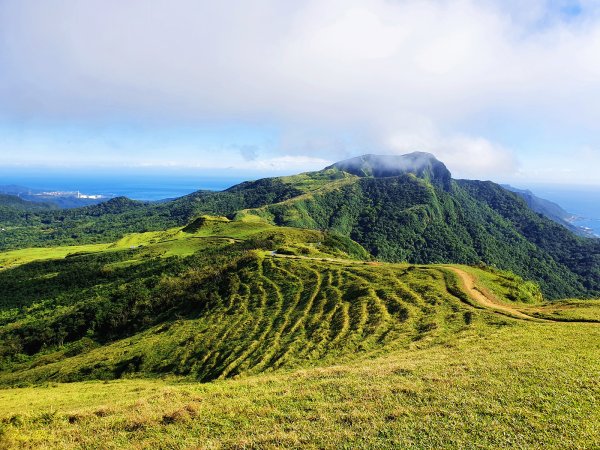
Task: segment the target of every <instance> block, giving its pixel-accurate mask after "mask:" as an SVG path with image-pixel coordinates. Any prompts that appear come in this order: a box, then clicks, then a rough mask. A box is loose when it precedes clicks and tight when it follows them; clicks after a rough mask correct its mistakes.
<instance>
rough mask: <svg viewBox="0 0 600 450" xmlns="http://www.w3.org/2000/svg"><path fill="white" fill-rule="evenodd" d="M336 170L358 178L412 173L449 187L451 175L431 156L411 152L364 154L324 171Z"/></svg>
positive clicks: (424, 153)
mask: <svg viewBox="0 0 600 450" xmlns="http://www.w3.org/2000/svg"><path fill="white" fill-rule="evenodd" d="M334 168H335V169H338V170H343V171H344V172H348V173H351V174H353V175H357V176H359V177H374V178H386V177H395V176H399V175H405V174H407V173H412V174H414V175H416V176H418V177H421V178H428V179H430V180H431V181H433V182H439V183H441V184H442V185H444V186H445V187H448V186H449V183H450V179H451V177H452V175H451V174H450V171H449V170H448V168H447V167H446V165H445V164H444V163H443V162H441V161H440V160H438V159H437V158H436V157H435V156H434V155H433V154H431V153H427V152H412V153H407V154H405V155H374V154H365V155H362V156H357V157H354V158H350V159H346V160H343V161H339V162H337V163H335V164H332V165H331V166H328V167H326V169H334Z"/></svg>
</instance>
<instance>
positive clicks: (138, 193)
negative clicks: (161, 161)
mask: <svg viewBox="0 0 600 450" xmlns="http://www.w3.org/2000/svg"><path fill="white" fill-rule="evenodd" d="M254 178H258V177H254ZM247 179H249V178H248V175H244V174H232V175H215V174H210V173H173V172H166V173H141V172H135V173H127V172H113V173H109V172H105V171H98V172H89V171H77V170H73V171H70V172H62V171H61V172H56V171H53V172H47V171H32V170H27V171H15V170H12V171H7V170H6V169H0V185H13V184H14V185H18V186H24V187H27V188H30V189H32V190H34V191H63V192H73V191H79V192H81V193H82V194H87V195H103V196H106V197H119V196H125V197H129V198H131V199H133V200H149V201H155V200H163V199H168V198H176V197H181V196H183V195H186V194H190V193H192V192H195V191H198V190H211V191H221V190H224V189H227V188H228V187H231V186H233V185H235V184H237V183H240V182H242V181H245V180H247Z"/></svg>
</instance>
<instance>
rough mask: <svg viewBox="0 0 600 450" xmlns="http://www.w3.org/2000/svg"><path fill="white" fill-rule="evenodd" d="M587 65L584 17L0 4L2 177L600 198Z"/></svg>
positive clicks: (598, 51)
mask: <svg viewBox="0 0 600 450" xmlns="http://www.w3.org/2000/svg"><path fill="white" fill-rule="evenodd" d="M598 55H600V2H598V1H544V0H530V1H527V2H523V1H516V0H515V1H512V0H508V1H495V0H481V1H470V0H455V1H443V0H419V1H417V0H387V1H386V0H362V1H358V0H344V1H342V0H327V1H322V0H301V1H298V2H280V1H275V0H256V1H255V2H243V1H230V0H224V1H222V2H202V1H192V0H179V1H177V2H172V1H166V0H131V1H128V2H122V1H117V0H103V1H100V0H90V1H87V2H77V1H75V0H70V1H67V0H47V1H44V2H36V1H33V0H1V1H0V167H3V168H11V167H13V168H19V167H21V168H25V167H48V168H52V167H54V168H61V169H64V168H77V169H81V168H88V169H89V168H95V167H101V168H105V169H111V168H114V169H119V170H124V169H129V170H136V171H151V170H161V168H169V170H175V171H176V170H180V171H184V172H194V171H196V170H198V171H200V170H210V171H212V172H213V173H216V174H218V173H221V172H222V173H227V172H228V171H231V170H237V171H247V172H248V173H250V172H253V173H254V172H257V173H265V174H268V173H294V172H297V171H301V170H311V169H319V168H321V167H323V166H324V165H326V164H328V163H330V162H332V161H336V160H339V159H342V158H345V157H349V156H354V155H357V154H361V153H387V154H401V153H405V152H408V151H413V150H425V151H430V152H432V153H434V154H436V155H437V156H438V157H439V158H440V159H441V160H443V161H444V162H445V163H446V164H447V165H448V166H449V167H450V169H451V170H452V172H453V173H454V174H455V176H457V177H468V178H484V179H493V180H496V181H508V182H512V183H515V184H520V185H524V184H527V183H533V182H557V183H565V184H595V185H600V176H599V175H598V173H597V168H598V167H600V57H599V56H598Z"/></svg>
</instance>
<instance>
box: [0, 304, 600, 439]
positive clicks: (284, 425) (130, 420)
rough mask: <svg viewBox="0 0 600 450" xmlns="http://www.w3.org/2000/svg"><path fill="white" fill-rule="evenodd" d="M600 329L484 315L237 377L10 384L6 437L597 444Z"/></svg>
mask: <svg viewBox="0 0 600 450" xmlns="http://www.w3.org/2000/svg"><path fill="white" fill-rule="evenodd" d="M599 343H600V327H599V326H597V325H595V324H581V323H578V324H572V323H536V322H531V321H518V320H513V319H507V318H501V317H498V316H497V315H495V314H489V313H483V314H482V316H481V317H480V318H479V319H478V320H477V321H476V322H475V323H474V325H473V326H472V327H470V328H468V329H466V330H463V331H461V332H459V333H456V334H455V335H454V336H452V337H449V338H448V339H447V340H445V342H443V343H433V342H417V343H414V344H413V345H411V346H409V347H408V348H405V349H400V350H395V351H392V352H390V353H388V354H383V355H379V356H375V357H367V358H358V359H356V360H354V361H352V362H348V363H346V364H341V365H340V364H336V365H331V366H325V367H317V368H309V369H299V370H290V371H281V372H276V373H272V374H263V375H257V376H248V377H243V378H240V379H238V380H225V381H216V382H211V383H205V384H200V383H190V382H189V381H185V380H184V381H177V380H175V379H171V380H139V379H133V380H116V381H109V382H85V383H72V384H51V383H50V384H47V385H45V386H40V387H32V388H22V389H5V390H0V417H1V418H2V419H1V420H2V442H3V445H4V447H6V448H10V447H11V446H13V447H22V448H122V447H129V446H131V447H136V448H290V447H299V446H304V447H308V448H556V449H558V448H589V449H592V448H598V445H600V428H599V424H600V408H598V405H599V401H600V381H599V380H600V366H599V363H598V356H599V354H600V349H599Z"/></svg>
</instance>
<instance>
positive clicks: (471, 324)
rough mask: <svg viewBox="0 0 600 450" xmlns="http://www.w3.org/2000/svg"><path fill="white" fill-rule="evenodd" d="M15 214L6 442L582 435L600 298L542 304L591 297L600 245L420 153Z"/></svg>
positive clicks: (420, 442)
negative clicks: (157, 199) (147, 198)
mask: <svg viewBox="0 0 600 450" xmlns="http://www.w3.org/2000/svg"><path fill="white" fill-rule="evenodd" d="M20 206H23V205H20V204H19V205H12V206H7V207H6V211H8V212H10V214H5V215H3V216H1V219H0V222H1V228H2V229H3V230H4V231H2V234H1V235H0V245H1V246H2V249H1V250H0V387H1V389H0V447H2V448H34V447H49V448H167V447H168V448H194V447H197V446H198V445H207V446H210V447H215V448H300V447H308V448H338V447H339V446H340V443H344V445H347V446H349V447H353V448H354V447H356V448H432V447H435V448H440V447H442V448H443V447H450V448H472V447H474V446H476V447H479V448H502V447H514V446H517V447H522V448H539V447H540V446H542V447H545V448H562V447H564V446H567V447H569V448H571V447H572V448H588V447H589V448H593V447H594V444H595V442H596V441H597V430H596V429H595V428H594V426H593V424H596V423H597V422H598V420H597V419H598V418H599V412H598V408H597V402H596V401H595V399H596V398H598V394H599V392H598V391H599V390H598V383H597V382H596V378H597V366H598V364H597V361H598V339H599V338H600V328H599V326H598V324H600V301H598V300H596V301H594V300H591V299H579V300H576V299H573V298H569V299H562V300H556V299H557V298H559V297H564V296H572V295H577V296H581V297H589V296H593V295H594V293H595V292H597V291H598V286H597V282H598V279H599V277H598V254H599V252H598V247H597V243H598V240H593V239H583V238H580V237H577V236H575V235H574V234H572V233H570V232H569V231H568V230H567V229H565V228H564V227H562V226H560V225H558V224H556V223H554V222H552V221H551V220H549V219H547V218H545V217H543V216H540V215H539V214H537V213H535V212H534V211H532V210H531V209H530V208H529V207H528V206H527V204H526V203H525V201H524V200H523V199H522V198H520V197H519V196H517V195H516V194H514V193H511V192H509V191H507V190H505V189H503V188H502V187H500V186H498V185H496V184H494V183H491V182H480V181H468V180H453V179H452V178H451V177H450V174H449V172H448V171H447V169H446V168H445V166H444V165H443V164H442V163H441V162H439V161H437V160H436V159H435V158H434V157H433V156H431V155H427V154H413V155H408V156H405V157H393V158H392V157H381V158H380V157H377V156H373V155H368V156H365V157H361V158H357V159H353V160H349V161H345V162H341V163H338V164H337V165H334V166H331V167H328V168H326V169H324V170H321V171H317V172H310V173H304V174H299V175H294V176H290V177H279V178H268V179H263V180H257V181H252V182H246V183H242V184H240V185H237V186H233V187H232V188H230V189H228V190H226V191H223V192H216V193H215V192H206V191H200V192H196V193H194V194H191V195H189V196H185V197H182V198H180V199H176V200H173V201H169V202H164V203H160V204H154V203H146V202H136V201H132V200H129V199H126V198H116V199H112V200H110V201H108V202H105V203H102V204H100V205H94V206H90V207H86V208H80V209H75V210H46V209H45V208H44V209H40V210H38V209H36V208H29V206H31V205H25V206H27V208H26V209H23V208H20ZM457 262H463V263H467V264H469V265H461V264H456V263H457ZM450 263H454V264H450ZM494 266H496V267H494ZM501 268H502V269H501ZM503 269H509V270H503ZM548 299H553V301H551V302H549V301H548ZM574 387H576V388H574ZM540 399H542V400H543V401H540ZM571 425H572V426H571ZM565 443H568V444H569V445H565Z"/></svg>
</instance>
